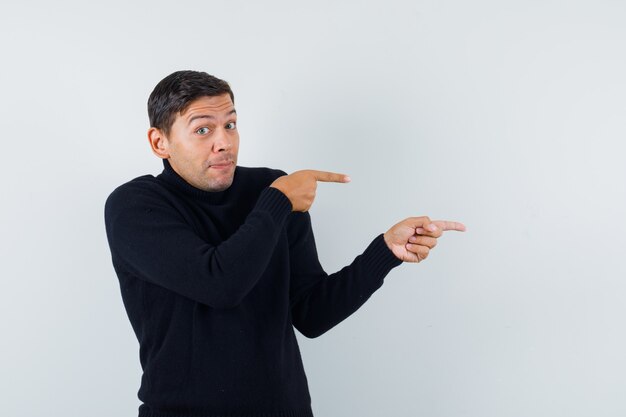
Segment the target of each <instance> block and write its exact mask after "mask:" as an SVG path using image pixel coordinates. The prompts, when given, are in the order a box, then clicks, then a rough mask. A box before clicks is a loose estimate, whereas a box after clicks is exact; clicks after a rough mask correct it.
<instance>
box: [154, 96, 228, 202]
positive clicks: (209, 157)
mask: <svg viewBox="0 0 626 417" xmlns="http://www.w3.org/2000/svg"><path fill="white" fill-rule="evenodd" d="M148 139H149V141H150V144H151V145H152V150H153V152H154V153H155V154H156V155H157V156H159V157H160V158H169V162H170V165H171V166H172V168H173V169H174V171H176V172H177V173H178V174H179V175H180V176H181V177H183V178H184V179H185V180H186V181H187V182H188V183H190V184H191V185H193V186H194V187H196V188H200V189H202V190H204V191H224V190H225V189H227V188H228V187H230V185H231V184H232V182H233V178H234V174H235V166H236V165H237V153H238V152H239V132H238V131H237V113H236V112H235V107H234V106H233V102H232V100H231V99H230V95H229V94H228V93H226V94H223V95H221V96H214V97H206V96H205V97H200V98H198V99H196V100H194V101H192V102H191V103H190V105H189V106H188V107H187V109H186V110H185V111H184V112H183V113H179V114H177V115H176V119H175V120H174V124H173V125H172V128H171V129H170V133H169V135H168V136H167V137H166V136H165V135H163V132H162V131H161V130H159V129H156V128H154V127H151V128H150V129H149V130H148Z"/></svg>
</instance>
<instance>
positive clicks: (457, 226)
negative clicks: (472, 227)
mask: <svg viewBox="0 0 626 417" xmlns="http://www.w3.org/2000/svg"><path fill="white" fill-rule="evenodd" d="M431 223H435V224H436V225H437V227H438V228H439V229H441V230H443V231H444V232H445V231H447V230H456V231H457V232H464V231H465V230H467V229H466V228H465V225H464V224H463V223H460V222H453V221H450V220H433V221H432V222H431Z"/></svg>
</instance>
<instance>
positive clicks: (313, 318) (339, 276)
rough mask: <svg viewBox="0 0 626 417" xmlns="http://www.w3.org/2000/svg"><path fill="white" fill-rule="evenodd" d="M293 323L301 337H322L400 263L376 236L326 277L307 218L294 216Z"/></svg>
mask: <svg viewBox="0 0 626 417" xmlns="http://www.w3.org/2000/svg"><path fill="white" fill-rule="evenodd" d="M288 235H289V239H290V251H289V257H290V262H291V265H290V267H291V286H290V307H291V313H292V323H293V325H294V327H295V328H296V329H298V331H299V332H300V333H302V334H303V335H304V336H306V337H309V338H313V337H317V336H320V335H322V334H323V333H325V332H326V331H328V330H330V329H331V328H332V327H334V326H335V325H337V324H338V323H340V322H341V321H342V320H344V319H345V318H347V317H348V316H350V315H351V314H352V313H354V312H355V311H356V310H357V309H358V308H359V307H360V306H361V305H363V304H364V303H365V302H366V301H367V300H368V299H369V297H370V296H371V295H372V293H374V291H376V290H377V289H378V288H379V287H380V286H381V285H382V284H383V279H384V277H385V276H386V275H387V274H388V273H389V271H390V270H391V269H392V268H394V267H396V266H398V265H400V264H401V263H402V261H401V260H400V259H398V258H397V257H396V256H395V255H394V254H393V253H392V252H391V250H389V247H388V246H387V244H386V243H385V241H384V239H383V234H382V233H381V234H379V235H378V236H376V237H375V238H374V239H373V240H372V242H371V243H370V244H369V246H368V247H367V248H366V249H365V251H364V252H363V253H361V254H360V255H358V256H357V257H356V258H355V259H354V260H353V261H352V263H351V264H350V265H348V266H345V267H343V268H342V269H341V270H340V271H337V272H335V273H333V274H330V275H328V274H327V273H326V272H324V270H323V268H322V266H321V265H320V263H319V260H318V255H317V249H316V246H315V239H314V236H313V229H312V227H311V217H310V215H309V213H308V212H297V213H296V212H294V214H293V216H292V218H291V220H290V222H289V228H288Z"/></svg>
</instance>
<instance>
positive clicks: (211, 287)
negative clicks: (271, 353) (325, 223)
mask: <svg viewBox="0 0 626 417" xmlns="http://www.w3.org/2000/svg"><path fill="white" fill-rule="evenodd" d="M109 200H110V201H109ZM109 200H107V205H106V207H105V220H106V225H107V236H108V238H109V244H110V246H111V252H112V255H113V261H114V262H115V263H117V265H118V266H119V267H121V268H124V269H126V270H128V271H129V272H130V273H132V274H133V275H135V276H137V277H138V278H140V279H144V280H146V281H148V282H151V283H153V284H156V285H160V286H162V287H164V288H167V289H169V290H172V291H174V292H176V293H178V294H180V295H183V296H186V297H188V298H191V299H193V300H195V301H198V302H200V303H203V304H205V305H208V306H210V307H214V308H232V307H234V306H236V305H237V304H238V303H239V302H240V301H241V300H242V299H243V298H244V297H245V295H246V294H247V293H248V292H249V291H250V290H251V289H252V288H253V287H254V285H255V284H256V283H257V282H258V280H259V278H260V277H261V275H262V274H263V271H264V270H265V268H266V266H267V264H268V262H269V260H270V258H271V256H272V253H273V251H274V248H275V246H276V242H277V241H278V237H279V235H280V231H281V230H282V228H283V226H284V223H285V220H286V218H287V216H288V214H289V213H290V212H291V203H290V202H289V199H288V198H287V197H286V196H285V195H284V194H283V193H282V192H280V191H279V190H277V189H275V188H272V187H267V188H266V189H264V190H263V191H262V192H261V194H260V195H259V198H258V200H257V202H256V205H255V206H254V208H253V210H252V211H251V212H250V213H249V214H248V216H247V218H246V220H245V222H244V223H243V224H242V225H241V226H240V227H239V229H238V230H237V231H236V232H235V233H233V234H232V235H231V236H230V237H229V238H228V239H226V240H224V241H223V242H221V243H220V244H219V245H211V244H209V243H208V242H206V241H205V240H203V239H201V238H200V237H199V236H198V235H197V234H196V233H195V231H194V229H193V228H192V227H191V226H190V225H189V224H188V223H187V222H186V221H185V219H183V218H181V216H180V215H179V213H177V212H176V210H174V209H173V208H172V207H171V206H169V205H167V204H165V203H164V202H163V200H162V198H160V197H159V196H155V195H152V194H150V193H149V192H146V190H136V193H133V190H126V191H124V192H123V193H122V194H121V195H112V196H111V197H110V198H109Z"/></svg>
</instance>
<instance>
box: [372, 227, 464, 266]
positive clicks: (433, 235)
mask: <svg viewBox="0 0 626 417" xmlns="http://www.w3.org/2000/svg"><path fill="white" fill-rule="evenodd" d="M448 230H456V231H459V232H464V231H465V230H466V229H465V225H464V224H463V223H459V222H454V221H448V220H433V221H431V220H430V218H428V216H422V217H409V218H407V219H405V220H403V221H401V222H399V223H397V224H395V225H393V226H392V227H391V228H390V229H389V230H387V231H386V232H385V235H384V238H385V243H387V246H388V247H389V249H390V250H391V251H392V252H393V254H394V255H396V257H397V258H398V259H400V260H402V261H404V262H420V261H423V260H424V259H426V258H427V257H428V254H429V253H430V250H431V249H432V248H434V247H435V246H436V245H437V238H438V237H440V236H441V235H442V234H443V232H445V231H448Z"/></svg>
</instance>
